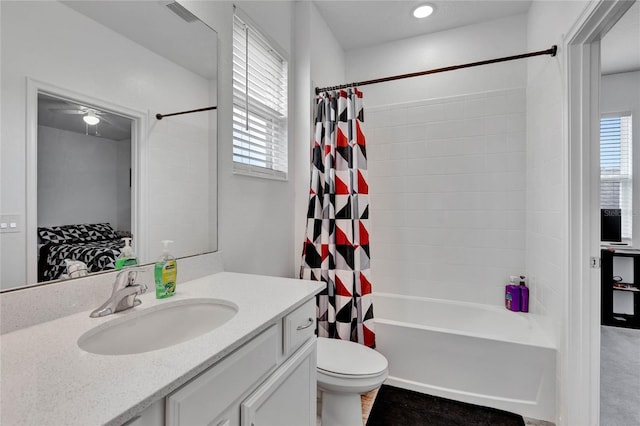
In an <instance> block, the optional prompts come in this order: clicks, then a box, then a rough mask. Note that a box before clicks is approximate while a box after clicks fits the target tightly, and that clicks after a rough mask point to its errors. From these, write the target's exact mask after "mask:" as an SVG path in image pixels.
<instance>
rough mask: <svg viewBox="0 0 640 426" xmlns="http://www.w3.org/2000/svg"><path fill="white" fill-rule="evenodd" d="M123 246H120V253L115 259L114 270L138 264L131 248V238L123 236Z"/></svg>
mask: <svg viewBox="0 0 640 426" xmlns="http://www.w3.org/2000/svg"><path fill="white" fill-rule="evenodd" d="M123 240H124V247H123V248H122V253H120V256H118V258H117V259H116V270H118V271H119V270H120V269H122V268H124V267H125V266H135V265H137V264H138V258H137V257H136V255H135V254H134V253H133V248H131V238H123Z"/></svg>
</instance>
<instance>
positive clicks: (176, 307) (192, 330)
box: [78, 299, 238, 355]
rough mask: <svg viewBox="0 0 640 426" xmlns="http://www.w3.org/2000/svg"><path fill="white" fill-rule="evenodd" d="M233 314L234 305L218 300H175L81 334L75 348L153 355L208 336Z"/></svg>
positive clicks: (236, 308)
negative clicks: (206, 334) (203, 335)
mask: <svg viewBox="0 0 640 426" xmlns="http://www.w3.org/2000/svg"><path fill="white" fill-rule="evenodd" d="M237 313H238V307H237V306H236V305H235V304H233V303H231V302H228V301H225V300H219V299H186V300H176V301H172V302H165V303H162V304H160V305H157V306H153V307H151V308H148V309H140V308H133V311H131V312H129V313H127V315H125V316H123V317H121V318H117V319H114V320H112V321H109V322H107V323H105V324H102V325H100V326H98V327H95V328H93V329H91V330H89V331H87V332H86V333H84V334H83V335H82V336H80V338H79V339H78V346H79V347H80V349H83V350H85V351H87V352H91V353H94V354H100V355H127V354H137V353H142V352H149V351H155V350H157V349H163V348H167V347H169V346H173V345H177V344H178V343H182V342H186V341H187V340H191V339H193V338H196V337H198V336H200V335H202V334H205V333H208V332H209V331H211V330H213V329H215V328H218V327H220V326H221V325H222V324H224V323H225V322H227V321H229V320H230V319H231V318H233V316H234V315H235V314H237Z"/></svg>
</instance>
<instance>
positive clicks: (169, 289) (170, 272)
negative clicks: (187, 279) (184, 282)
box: [154, 240, 178, 299]
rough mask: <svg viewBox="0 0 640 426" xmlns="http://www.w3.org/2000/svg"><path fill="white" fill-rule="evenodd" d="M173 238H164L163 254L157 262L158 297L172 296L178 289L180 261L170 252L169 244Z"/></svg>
mask: <svg viewBox="0 0 640 426" xmlns="http://www.w3.org/2000/svg"><path fill="white" fill-rule="evenodd" d="M172 242H173V241H171V240H164V241H162V244H163V245H164V249H163V250H162V255H161V256H160V258H159V259H158V261H157V262H156V265H155V268H154V278H155V281H156V299H164V298H166V297H171V296H173V295H174V293H175V291H176V278H177V276H178V262H176V258H175V257H173V256H172V255H171V254H169V244H170V243H172Z"/></svg>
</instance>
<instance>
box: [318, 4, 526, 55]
mask: <svg viewBox="0 0 640 426" xmlns="http://www.w3.org/2000/svg"><path fill="white" fill-rule="evenodd" d="M423 3H425V2H424V1H415V0H383V1H378V0H347V1H331V0H314V4H315V5H316V7H317V9H318V11H319V12H320V14H321V15H322V17H323V18H324V20H325V21H326V23H327V25H328V26H329V28H330V29H331V31H332V33H333V34H334V35H335V37H336V39H337V40H338V42H339V43H340V45H341V46H342V48H343V49H344V50H351V49H357V48H362V47H367V46H374V45H377V44H380V43H385V42H389V41H394V40H401V39H404V38H409V37H415V36H418V35H423V34H429V33H434V32H438V31H445V30H450V29H452V28H457V27H462V26H465V25H472V24H477V23H480V22H485V21H492V20H495V19H499V18H505V17H507V16H512V15H518V14H522V13H526V12H527V11H528V10H529V7H530V6H531V0H509V1H505V0H499V1H494V0H435V1H430V0H428V1H427V3H429V4H431V5H433V6H434V7H435V12H434V13H433V15H431V16H430V17H428V18H425V19H416V18H414V17H413V16H412V15H411V13H412V11H413V8H414V7H416V6H418V5H420V4H423Z"/></svg>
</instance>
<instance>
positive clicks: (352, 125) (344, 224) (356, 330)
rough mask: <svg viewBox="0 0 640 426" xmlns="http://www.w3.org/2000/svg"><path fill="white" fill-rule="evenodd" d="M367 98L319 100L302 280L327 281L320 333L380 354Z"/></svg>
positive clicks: (351, 94)
mask: <svg viewBox="0 0 640 426" xmlns="http://www.w3.org/2000/svg"><path fill="white" fill-rule="evenodd" d="M362 122H363V109H362V92H360V91H358V89H355V88H354V89H349V90H341V91H339V92H330V93H324V94H322V95H320V96H319V97H318V98H317V100H316V116H315V132H314V145H313V153H312V157H313V158H312V165H311V169H312V170H311V190H310V192H309V209H308V212H307V230H306V235H305V236H306V240H305V243H304V249H303V253H302V266H301V270H300V278H303V279H311V280H317V281H320V280H322V281H323V282H324V283H325V284H326V287H325V288H324V289H323V290H322V292H321V293H320V294H319V295H318V296H317V299H316V312H317V317H318V323H317V334H318V336H319V337H331V338H338V339H343V340H350V341H353V342H358V343H361V344H364V345H366V346H369V347H375V333H374V325H373V304H372V294H371V281H370V276H371V274H370V270H369V187H368V183H367V181H368V178H367V151H366V147H365V138H364V134H363V133H362V128H361V124H362Z"/></svg>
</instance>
